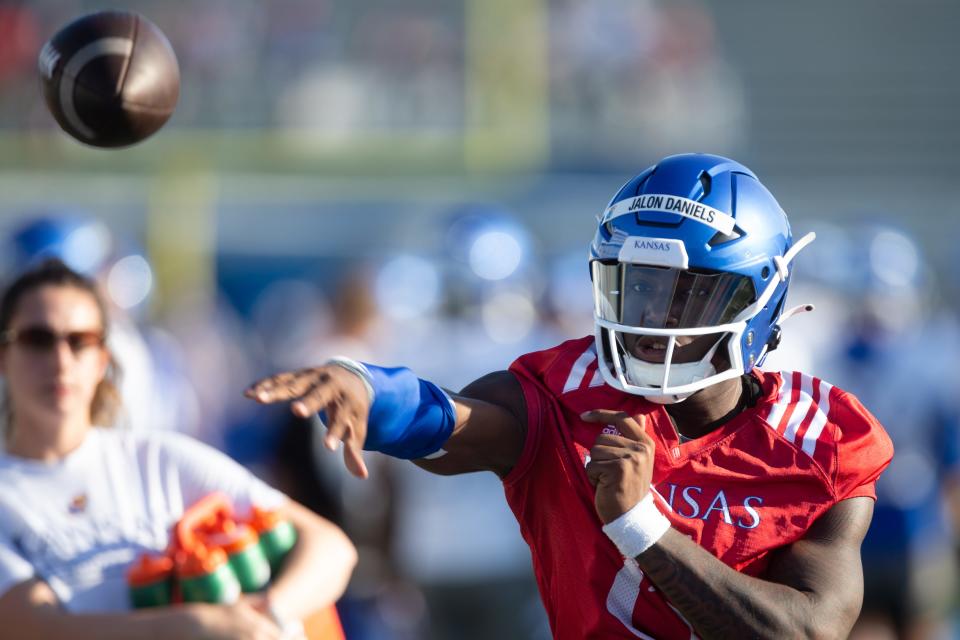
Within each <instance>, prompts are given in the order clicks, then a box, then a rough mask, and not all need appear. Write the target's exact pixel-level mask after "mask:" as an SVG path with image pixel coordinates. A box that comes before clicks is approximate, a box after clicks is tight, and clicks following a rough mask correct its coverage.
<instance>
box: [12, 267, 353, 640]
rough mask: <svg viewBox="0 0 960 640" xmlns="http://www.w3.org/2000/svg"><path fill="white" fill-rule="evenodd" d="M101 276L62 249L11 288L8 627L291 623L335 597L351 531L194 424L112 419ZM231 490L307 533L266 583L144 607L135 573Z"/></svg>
mask: <svg viewBox="0 0 960 640" xmlns="http://www.w3.org/2000/svg"><path fill="white" fill-rule="evenodd" d="M106 333H107V315H106V313H105V307H104V303H103V300H102V299H101V297H100V295H99V294H98V292H97V290H96V288H95V285H94V284H93V283H92V282H91V281H89V280H87V279H86V278H84V277H83V276H80V275H79V274H77V273H75V272H74V271H71V270H70V269H69V268H68V267H66V266H65V265H63V264H62V263H60V262H48V263H45V264H43V265H41V266H39V267H37V268H36V269H34V270H31V271H29V272H27V273H25V274H23V275H22V276H21V277H20V278H18V279H17V280H16V281H15V282H14V283H13V284H12V285H10V287H9V288H8V289H7V290H6V292H5V293H4V295H3V296H2V299H0V374H2V376H3V378H4V379H5V381H6V398H5V401H6V405H5V408H6V411H7V414H8V415H7V418H8V425H9V426H8V430H7V433H6V434H5V436H6V437H5V440H6V452H5V453H4V454H0V628H3V629H8V630H15V632H14V633H15V635H16V636H17V637H44V638H54V637H70V638H72V640H81V639H83V638H97V639H100V640H103V639H107V638H130V637H163V638H167V637H176V638H201V637H202V638H280V637H281V634H282V631H281V627H284V626H286V624H287V623H288V622H291V621H294V620H300V619H303V618H304V617H306V616H307V615H309V614H310V613H312V612H314V611H316V610H318V609H320V608H322V607H324V606H326V605H329V604H330V603H332V602H334V601H335V600H336V599H337V598H338V597H339V596H340V594H341V593H342V592H343V590H344V588H345V586H346V584H347V581H348V579H349V576H350V573H351V571H352V569H353V566H354V564H355V562H356V552H355V550H354V548H353V546H352V545H351V543H350V542H349V541H348V540H347V539H346V537H345V536H344V535H343V533H342V532H341V531H340V530H339V529H338V528H336V527H335V526H334V525H332V524H331V523H329V522H327V521H326V520H323V519H321V518H319V517H318V516H316V515H314V514H313V513H311V512H310V511H308V510H307V509H305V508H304V507H302V506H300V505H299V504H297V503H295V502H293V501H291V500H289V499H288V498H286V497H285V496H284V495H283V494H281V493H280V492H278V491H276V490H274V489H272V488H270V487H269V486H267V485H266V484H264V483H262V482H261V481H259V480H258V479H256V478H255V477H254V476H253V475H251V474H250V473H249V472H248V471H246V470H245V469H244V468H243V467H241V466H239V465H238V464H236V463H234V462H233V461H232V460H230V459H229V458H227V457H226V456H225V455H223V454H221V453H220V452H218V451H215V450H213V449H211V448H209V447H207V446H205V445H202V444H200V443H198V442H196V441H193V440H191V439H189V438H187V437H185V436H182V435H179V434H176V433H173V432H168V431H163V432H152V433H143V432H137V433H134V432H127V431H123V430H119V429H110V428H108V426H109V425H110V424H111V421H112V418H113V416H114V414H115V412H116V409H117V407H118V404H119V401H120V398H119V397H118V394H117V392H116V387H115V380H114V377H115V367H114V366H113V363H112V359H111V355H110V353H109V351H108V350H107V348H106V346H105V337H106ZM216 491H219V492H222V493H224V494H226V496H227V497H228V498H229V499H230V500H231V501H232V503H233V505H234V507H235V508H236V510H237V512H239V513H244V512H246V511H249V510H250V509H251V508H252V507H254V506H256V507H258V508H261V509H268V510H274V509H279V510H280V511H281V513H282V514H283V515H284V516H286V517H287V518H289V520H290V521H291V522H292V523H293V524H294V526H295V527H296V529H297V532H298V543H297V545H296V547H294V549H293V550H292V551H291V552H290V555H289V557H288V558H287V560H286V563H285V568H284V570H283V571H282V572H281V574H280V576H279V577H278V578H277V579H275V580H274V581H273V582H272V583H271V585H270V586H269V587H268V588H267V590H266V591H264V592H261V593H258V594H253V595H248V596H244V597H243V598H241V599H240V601H238V602H236V603H235V604H231V605H208V604H187V605H182V606H174V607H165V608H155V609H143V610H136V611H132V610H130V605H129V596H128V591H127V589H128V587H127V584H126V579H125V574H126V571H127V569H128V568H129V566H130V564H131V562H133V561H134V560H135V559H136V557H137V556H138V555H139V554H140V553H141V552H162V551H163V550H164V549H165V548H166V547H167V545H168V542H169V536H170V530H171V527H172V525H173V524H174V523H175V522H176V521H177V520H178V519H179V518H180V517H181V516H182V515H183V513H184V510H185V509H187V508H189V507H190V505H192V504H194V503H195V502H197V501H198V500H199V499H200V498H202V497H204V496H205V495H207V494H210V493H212V492H216Z"/></svg>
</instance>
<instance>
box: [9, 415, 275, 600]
mask: <svg viewBox="0 0 960 640" xmlns="http://www.w3.org/2000/svg"><path fill="white" fill-rule="evenodd" d="M215 491H221V492H223V493H224V494H226V495H227V496H228V497H229V498H230V500H231V501H232V502H233V505H234V507H235V509H236V510H237V512H238V513H245V512H249V509H250V507H251V505H254V504H255V505H257V506H258V507H261V508H264V509H273V508H277V507H279V506H280V505H281V504H282V503H283V501H284V500H285V498H284V496H283V494H281V493H280V492H279V491H276V490H275V489H272V488H271V487H269V486H267V485H266V484H265V483H263V482H262V481H260V480H258V479H257V478H256V477H254V476H253V475H252V474H251V473H250V472H249V471H247V470H246V469H244V468H243V467H242V466H240V465H239V464H237V463H236V462H234V461H233V460H231V459H230V458H228V457H227V456H226V455H224V454H223V453H220V452H219V451H217V450H215V449H212V448H210V447H208V446H206V445H204V444H202V443H200V442H197V441H195V440H192V439H190V438H188V437H187V436H184V435H181V434H178V433H175V432H171V431H157V432H131V431H125V430H117V429H101V428H94V429H91V430H90V432H89V433H88V435H87V437H86V438H85V439H84V441H83V443H82V444H81V445H80V446H79V447H78V448H77V449H76V450H74V451H73V452H71V453H70V454H69V455H68V456H67V457H65V458H64V459H62V460H59V461H57V462H54V463H44V462H40V461H37V460H30V459H26V458H20V457H16V456H11V455H7V454H0V595H2V594H3V593H6V591H7V590H9V589H10V588H11V587H13V586H15V585H16V584H19V583H21V582H23V581H25V580H29V579H30V578H33V577H34V576H36V577H39V578H42V579H43V580H45V581H46V582H47V583H48V584H49V585H50V587H51V588H52V589H53V591H54V592H55V593H56V595H57V597H58V598H59V599H60V602H61V603H62V605H63V606H64V607H65V608H66V609H67V610H68V611H71V612H75V613H79V612H95V611H96V612H105V611H124V610H128V609H129V608H130V603H129V595H128V589H127V584H126V571H127V569H128V567H129V566H130V564H131V563H132V562H133V561H135V560H136V559H137V557H138V556H139V554H140V553H141V552H144V551H150V552H161V551H163V550H164V549H165V548H166V546H167V544H168V542H169V540H170V531H171V527H172V526H173V525H174V524H175V523H176V522H177V520H179V519H180V517H181V516H182V515H183V512H184V510H185V509H187V508H188V507H190V506H191V505H192V504H194V503H195V502H196V501H197V500H199V499H200V498H202V497H204V496H205V495H207V494H209V493H213V492H215Z"/></svg>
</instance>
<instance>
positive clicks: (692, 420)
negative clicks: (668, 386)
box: [665, 378, 746, 438]
mask: <svg viewBox="0 0 960 640" xmlns="http://www.w3.org/2000/svg"><path fill="white" fill-rule="evenodd" d="M745 395H746V390H745V389H744V385H743V382H742V378H734V379H732V380H724V381H723V382H718V383H717V384H715V385H711V386H709V387H707V388H706V389H703V390H702V391H698V392H697V393H695V394H693V395H692V396H690V397H689V398H687V399H686V400H684V401H683V402H678V403H676V404H669V405H666V407H665V408H666V410H667V414H668V415H669V416H670V418H671V419H672V420H673V424H674V426H675V427H676V429H677V432H678V433H680V434H682V435H683V436H685V437H687V438H699V437H701V436H705V435H706V434H708V433H710V432H711V431H713V430H714V429H716V428H717V427H719V426H721V425H722V424H724V423H726V422H727V421H729V420H730V419H732V418H733V417H734V416H736V415H737V414H738V413H740V412H741V411H742V410H743V407H744V402H743V399H744V397H745Z"/></svg>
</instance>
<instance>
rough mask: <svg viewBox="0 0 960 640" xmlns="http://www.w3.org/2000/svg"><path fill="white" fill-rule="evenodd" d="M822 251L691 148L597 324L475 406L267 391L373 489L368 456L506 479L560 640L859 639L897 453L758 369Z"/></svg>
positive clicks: (320, 391) (738, 179)
mask: <svg viewBox="0 0 960 640" xmlns="http://www.w3.org/2000/svg"><path fill="white" fill-rule="evenodd" d="M810 240H812V236H808V237H804V238H803V239H800V240H798V241H796V242H794V240H793V238H792V235H791V232H790V226H789V224H788V222H787V217H786V215H785V214H784V212H783V210H782V209H781V208H780V206H779V205H778V203H777V202H776V200H775V199H774V198H773V196H772V195H771V194H770V192H769V191H768V190H767V189H766V188H765V187H764V186H763V185H762V184H761V183H760V181H759V180H758V179H757V177H756V176H755V175H754V174H753V173H752V172H751V171H750V170H749V169H747V168H746V167H744V166H743V165H741V164H739V163H737V162H734V161H732V160H728V159H726V158H722V157H719V156H713V155H702V154H687V155H677V156H671V157H668V158H665V159H663V160H662V161H661V162H659V163H658V164H656V165H655V166H653V167H650V168H649V169H647V170H646V171H644V172H643V173H641V174H640V175H638V176H636V177H635V178H633V179H632V180H630V181H629V182H628V183H627V184H626V185H624V186H623V187H622V188H621V189H620V190H619V191H618V192H617V194H616V195H615V196H614V198H613V199H612V200H611V202H610V204H609V205H608V206H607V208H606V209H605V210H604V211H603V213H602V215H601V216H600V218H599V225H598V228H597V232H596V235H595V237H594V240H593V243H592V245H591V253H590V270H591V275H592V280H593V289H594V298H595V300H594V302H595V324H596V331H595V335H593V336H587V337H583V338H579V339H574V340H570V341H567V342H564V343H563V344H560V345H559V346H557V347H554V348H552V349H548V350H546V351H541V352H537V353H531V354H527V355H524V356H522V357H520V358H519V359H517V360H516V361H515V362H514V363H513V364H512V365H511V366H510V368H509V370H507V371H499V372H496V373H491V374H489V375H487V376H485V377H483V378H481V379H479V380H477V381H475V382H473V383H471V384H469V385H468V386H467V387H466V388H464V389H463V390H461V391H460V392H459V393H452V392H448V391H444V390H443V389H441V388H440V387H438V386H437V385H435V384H433V383H432V382H429V381H426V380H422V379H419V378H417V377H416V375H415V374H413V373H412V372H411V371H410V370H408V369H406V368H395V369H389V368H383V367H379V366H375V365H372V364H364V363H360V362H356V361H353V360H349V359H346V358H333V359H331V360H330V361H328V362H327V363H326V364H324V365H322V366H319V367H316V368H311V369H306V370H302V371H297V372H291V373H282V374H278V375H276V376H273V377H270V378H267V379H264V380H261V381H259V382H257V383H255V384H254V385H253V386H251V388H250V389H248V391H247V394H248V395H249V396H250V397H252V398H255V399H257V400H259V401H261V402H281V401H291V407H292V410H293V411H294V412H295V413H297V414H299V415H302V416H307V415H310V414H312V413H314V412H322V417H323V419H324V421H325V423H326V424H327V426H328V433H327V435H326V444H327V446H328V447H329V448H331V449H333V448H336V447H337V446H338V444H339V442H340V441H342V442H343V443H344V457H345V463H346V465H347V467H348V468H349V469H350V470H351V471H352V472H353V473H354V474H356V475H358V476H361V477H363V476H365V475H366V474H367V471H366V467H365V466H364V462H363V460H362V458H361V455H360V451H361V448H363V449H367V450H374V451H381V452H384V453H387V454H389V455H393V456H396V457H402V458H408V459H411V460H413V461H414V462H415V463H416V464H417V465H419V466H421V467H423V468H424V469H427V470H429V471H432V472H435V473H437V474H441V475H447V474H458V473H467V472H472V471H479V470H489V471H493V472H494V473H496V474H498V475H499V476H500V478H501V479H502V481H503V485H504V490H505V494H506V498H507V501H508V503H509V505H510V507H511V509H512V510H513V512H514V514H515V515H516V517H517V520H518V521H519V523H520V527H521V531H522V533H523V537H524V539H525V540H526V541H527V543H528V544H529V545H530V549H531V554H532V558H533V565H534V570H535V572H536V575H537V581H538V584H539V588H540V593H541V596H542V598H543V602H544V604H545V606H546V609H547V612H548V615H549V618H550V623H551V628H552V631H553V634H554V636H555V637H557V638H571V639H572V638H577V639H580V638H587V637H591V638H599V637H602V638H618V637H619V638H638V637H639V638H684V639H688V638H692V637H697V636H699V637H704V638H706V637H722V638H747V637H750V638H754V637H757V638H760V637H763V638H777V639H780V638H800V637H817V638H834V637H835V638H842V637H846V635H847V633H848V632H849V630H850V628H851V626H852V624H853V622H854V621H855V620H856V618H857V614H858V612H859V610H860V606H861V599H862V592H863V579H862V569H861V562H860V542H861V540H862V538H863V536H864V532H865V531H866V529H867V527H868V525H869V523H870V518H871V514H872V510H873V500H874V498H875V493H874V485H875V482H876V479H877V477H878V476H879V475H880V473H881V472H882V470H883V469H884V468H885V467H886V465H887V464H888V463H889V461H890V459H891V457H892V455H893V448H892V445H891V443H890V440H889V438H888V437H887V435H886V434H885V432H884V430H883V428H882V427H881V426H880V425H879V424H878V423H877V421H876V420H875V419H874V418H873V417H872V416H871V415H870V414H869V413H868V412H867V411H866V410H865V409H864V408H863V407H862V406H861V404H860V403H859V402H858V401H857V399H856V398H854V397H853V396H851V395H850V394H849V393H846V392H844V391H842V390H840V389H839V388H836V387H834V386H832V385H831V384H829V383H828V382H826V381H824V380H820V379H818V378H815V377H811V376H808V375H805V374H803V373H799V372H784V373H767V372H764V371H761V370H760V369H759V368H758V365H759V364H760V363H762V362H763V359H764V356H765V354H766V353H767V352H769V351H770V350H772V349H774V348H776V346H777V344H778V342H779V340H780V332H781V329H780V324H781V322H782V321H783V320H785V319H786V318H788V317H789V316H790V315H791V314H792V313H793V312H794V311H796V310H786V309H785V301H786V294H787V286H788V284H789V280H790V271H791V267H792V262H793V260H794V258H795V257H796V255H797V254H798V253H799V251H800V250H801V249H802V248H803V246H804V245H805V244H807V243H808V242H810Z"/></svg>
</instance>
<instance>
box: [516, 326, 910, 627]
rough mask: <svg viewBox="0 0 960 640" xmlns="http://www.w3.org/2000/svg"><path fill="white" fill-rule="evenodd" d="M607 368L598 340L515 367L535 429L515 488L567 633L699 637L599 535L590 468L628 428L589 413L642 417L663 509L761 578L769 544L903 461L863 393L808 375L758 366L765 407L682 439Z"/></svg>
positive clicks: (547, 596)
mask: <svg viewBox="0 0 960 640" xmlns="http://www.w3.org/2000/svg"><path fill="white" fill-rule="evenodd" d="M597 365H598V361H597V354H596V350H595V347H594V340H593V338H592V337H589V338H581V339H579V340H570V341H568V342H565V343H563V344H561V345H559V346H557V347H554V348H553V349H549V350H547V351H540V352H537V353H531V354H527V355H525V356H522V357H520V358H519V359H517V361H516V362H514V363H513V365H511V367H510V370H511V371H512V372H513V374H514V375H515V376H516V377H517V378H518V379H519V381H520V384H521V386H522V387H523V393H524V397H525V398H526V402H527V425H528V431H527V438H526V444H525V445H524V450H523V453H522V454H521V456H520V459H519V461H518V462H517V465H516V467H515V468H514V469H513V470H512V471H511V473H510V474H509V475H508V476H507V477H506V478H505V479H504V489H505V492H506V496H507V501H508V503H509V504H510V508H511V509H512V510H513V512H514V514H515V515H516V517H517V520H518V521H519V523H520V528H521V531H522V533H523V537H524V539H525V540H526V541H527V544H529V545H530V550H531V553H532V556H533V565H534V570H535V572H536V576H537V582H538V585H539V587H540V594H541V597H542V598H543V601H544V604H545V606H546V609H547V613H548V615H549V617H550V625H551V628H552V629H553V634H554V637H556V638H561V639H563V638H570V639H577V640H580V639H582V638H657V639H660V638H683V639H684V640H689V639H690V638H693V637H695V635H694V633H693V630H692V628H691V627H690V625H689V624H688V623H687V622H686V621H685V620H684V619H683V618H682V617H681V616H680V615H679V613H678V612H676V611H675V610H674V609H673V608H672V607H671V606H670V603H669V602H667V600H666V599H665V598H664V597H663V596H662V595H661V594H660V593H659V592H658V591H657V589H656V588H655V587H654V586H653V584H652V583H651V582H650V580H649V579H647V578H646V577H645V576H644V575H643V572H642V571H641V570H640V569H639V567H638V566H637V563H636V562H635V561H634V560H633V559H624V558H623V556H621V555H620V552H619V551H617V548H616V547H615V546H614V545H613V543H612V542H610V540H609V539H608V538H607V537H606V535H604V533H603V531H602V530H601V526H602V523H601V521H600V519H599V517H598V516H597V512H596V509H595V508H594V493H595V492H594V489H593V487H592V486H591V485H590V482H589V481H588V480H587V474H586V471H585V469H584V466H585V464H586V462H587V456H588V455H589V450H590V447H591V446H592V445H593V442H594V440H595V439H596V438H597V436H598V435H599V434H600V433H602V432H604V431H605V430H609V431H608V432H610V433H617V431H616V430H615V429H614V428H613V427H610V426H603V425H599V424H594V423H586V422H583V421H581V420H580V418H579V416H580V414H581V413H583V412H584V411H588V410H592V409H612V410H615V411H624V412H626V413H629V414H630V415H633V416H637V418H638V421H639V422H640V423H641V424H643V425H645V428H646V430H647V433H649V434H651V435H652V437H653V439H654V441H655V443H656V454H655V461H654V469H653V487H654V491H655V502H656V504H657V506H658V507H659V508H660V511H661V512H663V514H664V515H665V516H666V517H667V518H669V520H670V522H671V524H672V525H673V528H674V529H676V530H677V531H679V532H681V533H683V534H684V535H687V536H689V537H690V538H691V539H693V540H694V541H695V542H697V544H699V545H701V546H702V547H704V548H705V549H707V550H708V551H709V552H710V553H712V554H713V555H715V556H716V557H718V558H719V559H720V560H722V561H723V562H725V563H726V564H727V565H729V566H730V567H732V568H734V569H736V570H737V571H741V572H743V573H746V574H748V575H752V576H761V575H762V574H763V572H764V569H765V568H766V566H767V563H768V561H769V554H770V551H771V550H773V549H776V548H777V547H782V546H784V545H789V544H790V543H792V542H794V541H795V540H797V539H799V538H801V537H803V535H804V533H805V532H806V531H807V529H808V528H809V527H810V525H811V524H813V522H814V521H815V520H816V519H817V518H818V517H819V516H820V515H821V514H822V513H823V512H824V511H826V510H827V509H829V508H830V507H832V506H833V505H834V504H836V503H837V502H839V501H840V500H844V499H846V498H853V497H857V496H868V497H871V498H875V497H876V495H875V493H874V484H875V482H876V480H877V477H878V476H879V475H880V472H881V471H883V469H884V468H885V467H886V466H887V464H888V463H889V462H890V459H891V457H892V456H893V445H892V444H891V442H890V439H889V437H888V436H887V434H886V433H885V432H884V430H883V428H882V427H881V426H880V424H879V423H878V422H877V421H876V419H875V418H874V417H873V416H871V415H870V414H869V413H868V412H867V411H866V410H865V409H864V408H863V406H861V404H860V403H859V401H857V399H856V398H855V397H854V396H852V395H851V394H849V393H847V392H845V391H842V390H840V389H837V388H836V387H833V386H832V385H830V384H829V383H827V382H824V381H823V380H819V379H817V378H812V377H810V376H807V375H804V374H802V373H796V372H793V373H780V374H776V373H765V372H762V371H759V370H755V371H754V372H753V374H752V375H754V376H756V378H757V379H758V380H759V382H760V385H761V389H762V393H761V397H760V400H759V401H758V402H757V404H756V405H755V406H754V407H752V408H748V409H746V410H744V411H743V412H741V413H740V414H739V415H738V416H737V417H735V418H734V419H733V420H731V421H730V422H728V423H727V424H725V425H723V426H721V427H720V428H718V429H717V430H715V431H713V432H712V433H709V434H707V435H706V436H703V437H702V438H697V439H696V440H693V441H690V442H687V443H684V444H681V443H680V441H679V438H678V436H677V433H676V430H675V429H674V428H673V425H672V423H671V422H670V419H669V417H668V416H667V413H666V411H665V410H664V409H663V407H662V406H660V405H656V404H653V403H651V402H648V401H646V400H644V399H643V398H642V397H640V396H634V395H630V394H627V393H623V392H622V391H618V390H616V389H614V388H612V387H610V386H608V385H606V384H604V382H603V378H602V377H601V375H600V374H599V372H598V371H597Z"/></svg>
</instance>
